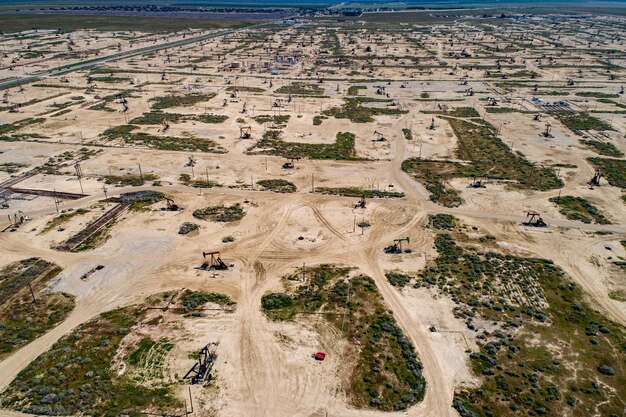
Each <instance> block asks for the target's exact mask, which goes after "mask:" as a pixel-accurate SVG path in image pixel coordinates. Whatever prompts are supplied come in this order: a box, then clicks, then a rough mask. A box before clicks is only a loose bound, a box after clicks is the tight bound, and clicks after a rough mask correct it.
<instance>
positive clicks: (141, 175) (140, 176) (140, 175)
mask: <svg viewBox="0 0 626 417" xmlns="http://www.w3.org/2000/svg"><path fill="white" fill-rule="evenodd" d="M139 178H140V179H141V185H143V174H142V173H141V163H139Z"/></svg>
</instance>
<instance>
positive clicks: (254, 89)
mask: <svg viewBox="0 0 626 417" xmlns="http://www.w3.org/2000/svg"><path fill="white" fill-rule="evenodd" d="M226 91H238V92H240V93H262V92H264V91H265V89H263V88H260V87H242V86H239V87H236V86H234V85H231V86H229V87H226Z"/></svg>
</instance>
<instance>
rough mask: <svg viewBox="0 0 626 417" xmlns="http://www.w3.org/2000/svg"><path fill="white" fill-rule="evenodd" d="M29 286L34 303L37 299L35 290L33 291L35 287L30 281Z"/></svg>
mask: <svg viewBox="0 0 626 417" xmlns="http://www.w3.org/2000/svg"><path fill="white" fill-rule="evenodd" d="M28 288H30V295H32V296H33V304H34V303H35V301H37V300H36V299H35V292H34V291H33V287H32V285H30V282H29V283H28Z"/></svg>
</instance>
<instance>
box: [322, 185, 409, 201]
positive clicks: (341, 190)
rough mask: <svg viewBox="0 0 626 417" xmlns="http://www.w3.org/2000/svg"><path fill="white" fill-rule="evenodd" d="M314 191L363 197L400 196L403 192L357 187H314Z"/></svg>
mask: <svg viewBox="0 0 626 417" xmlns="http://www.w3.org/2000/svg"><path fill="white" fill-rule="evenodd" d="M315 192H316V193H319V194H326V195H342V196H344V197H358V198H360V197H363V196H365V198H402V197H404V193H402V192H398V191H379V190H366V189H363V188H358V187H338V188H330V187H316V188H315Z"/></svg>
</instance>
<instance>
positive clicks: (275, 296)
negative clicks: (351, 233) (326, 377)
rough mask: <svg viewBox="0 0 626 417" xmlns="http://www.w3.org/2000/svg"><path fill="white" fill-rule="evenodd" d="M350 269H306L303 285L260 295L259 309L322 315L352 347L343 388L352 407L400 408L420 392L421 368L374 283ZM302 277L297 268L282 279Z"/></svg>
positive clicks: (281, 314) (277, 314)
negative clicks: (287, 290)
mask: <svg viewBox="0 0 626 417" xmlns="http://www.w3.org/2000/svg"><path fill="white" fill-rule="evenodd" d="M349 271H350V269H349V268H339V267H336V266H333V265H320V266H317V267H314V268H308V269H307V270H306V274H305V275H307V276H308V281H309V282H308V284H300V285H298V286H297V287H296V288H295V289H294V290H293V291H290V292H289V293H270V294H265V295H264V296H263V297H262V299H261V307H262V309H263V311H264V312H265V314H266V315H267V316H268V317H269V318H270V319H272V320H289V319H293V318H294V317H295V316H296V314H297V313H301V312H302V313H305V312H309V313H312V312H319V313H322V317H324V318H325V319H326V320H328V322H329V323H331V324H332V325H333V326H334V327H335V328H336V329H337V330H338V331H339V332H340V333H341V334H342V336H343V337H344V338H346V340H347V341H348V342H349V343H350V346H351V347H352V349H354V352H353V354H352V355H351V357H352V358H353V362H354V367H353V369H352V375H351V378H350V380H349V382H347V383H346V386H345V390H346V391H347V395H348V397H349V399H350V402H351V403H352V405H353V406H355V407H357V408H372V409H378V410H383V411H392V410H396V411H399V410H405V409H407V408H408V407H409V406H411V405H413V404H415V403H417V402H419V401H421V400H422V398H423V396H424V389H425V381H424V378H423V377H422V366H421V364H420V362H419V361H418V360H417V357H416V354H415V351H414V349H413V346H412V345H411V343H410V342H409V341H408V340H407V339H406V336H405V335H404V334H403V332H402V330H401V329H400V328H399V327H398V325H397V324H396V321H395V320H394V318H393V316H392V315H391V314H390V313H389V312H388V310H387V308H386V307H385V304H384V302H383V299H382V296H381V295H380V293H379V292H378V290H377V288H376V284H375V283H374V281H373V280H372V279H371V278H369V277H366V276H363V275H359V276H356V277H352V278H347V274H348V273H349ZM301 276H302V271H301V270H296V272H295V273H294V274H292V275H291V276H288V277H287V278H286V280H287V281H294V280H298V279H299V277H301ZM305 279H306V278H305ZM323 313H329V314H323ZM330 313H334V314H330Z"/></svg>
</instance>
